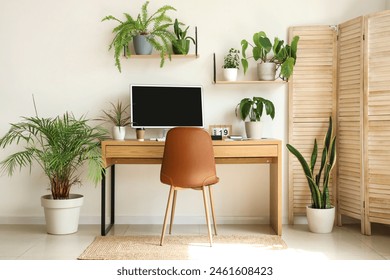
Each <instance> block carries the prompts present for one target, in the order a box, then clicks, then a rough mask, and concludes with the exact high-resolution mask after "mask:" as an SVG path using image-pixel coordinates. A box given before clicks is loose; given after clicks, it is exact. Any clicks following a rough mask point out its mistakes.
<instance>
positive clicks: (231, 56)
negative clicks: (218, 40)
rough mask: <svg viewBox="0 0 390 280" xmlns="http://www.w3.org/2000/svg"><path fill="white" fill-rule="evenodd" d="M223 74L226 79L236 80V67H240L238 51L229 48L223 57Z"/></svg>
mask: <svg viewBox="0 0 390 280" xmlns="http://www.w3.org/2000/svg"><path fill="white" fill-rule="evenodd" d="M222 69H223V76H224V78H225V80H227V81H235V80H237V74H238V69H240V51H239V50H237V49H235V48H230V49H229V52H228V53H227V55H225V57H224V58H223V65H222Z"/></svg>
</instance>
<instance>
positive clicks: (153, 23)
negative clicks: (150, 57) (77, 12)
mask: <svg viewBox="0 0 390 280" xmlns="http://www.w3.org/2000/svg"><path fill="white" fill-rule="evenodd" d="M148 6H149V1H146V2H145V3H144V4H143V5H142V7H141V12H140V13H139V14H138V15H137V17H136V18H134V17H132V16H131V15H130V14H128V13H124V16H125V18H126V20H125V21H121V20H119V19H118V18H116V17H114V16H112V15H109V16H106V17H104V18H103V19H102V21H107V20H114V21H116V22H119V25H118V26H116V27H115V28H114V29H113V31H112V32H113V33H115V36H114V39H113V40H112V42H111V44H110V47H109V50H111V49H112V48H114V58H115V66H116V67H117V68H118V70H119V72H121V71H122V69H121V63H120V56H121V53H122V52H123V50H125V56H126V57H130V56H131V53H130V49H129V43H130V42H131V41H132V40H133V37H134V36H136V35H138V34H140V35H146V36H147V37H146V40H147V41H148V42H149V43H150V44H151V45H152V46H153V48H154V49H155V50H156V51H157V52H159V53H160V57H161V61H160V67H163V65H164V62H165V58H166V56H168V58H169V59H171V48H170V45H171V42H172V41H173V40H174V38H175V36H174V34H172V33H171V32H170V31H169V30H168V28H169V27H170V26H172V25H173V20H172V18H171V17H169V16H168V15H167V12H168V11H176V9H175V8H174V7H172V6H169V5H165V6H163V7H161V8H159V9H157V11H156V12H154V13H153V14H151V15H150V16H149V13H148Z"/></svg>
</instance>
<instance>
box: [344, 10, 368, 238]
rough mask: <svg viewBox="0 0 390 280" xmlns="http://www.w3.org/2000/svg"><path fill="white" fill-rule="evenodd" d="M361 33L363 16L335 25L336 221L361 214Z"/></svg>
mask: <svg viewBox="0 0 390 280" xmlns="http://www.w3.org/2000/svg"><path fill="white" fill-rule="evenodd" d="M363 36H364V17H358V18H355V19H352V20H350V21H347V22H345V23H342V24H340V25H339V27H338V75H337V77H338V86H337V95H338V99H337V100H338V110H337V120H338V121H337V125H338V130H337V137H338V141H337V146H338V148H337V149H338V177H337V178H338V180H337V185H338V195H337V213H338V215H337V217H338V219H337V223H338V225H341V216H342V215H345V216H349V217H353V218H355V219H358V220H361V221H363V217H364V208H363V207H362V206H363V201H364V184H363V176H364V174H363V173H364V172H363V167H364V165H363V145H362V143H363V142H362V141H363V115H364V113H363V84H364V83H363V81H364V79H363V74H364V73H363V64H364V42H363ZM361 225H362V232H363V230H364V227H363V223H361Z"/></svg>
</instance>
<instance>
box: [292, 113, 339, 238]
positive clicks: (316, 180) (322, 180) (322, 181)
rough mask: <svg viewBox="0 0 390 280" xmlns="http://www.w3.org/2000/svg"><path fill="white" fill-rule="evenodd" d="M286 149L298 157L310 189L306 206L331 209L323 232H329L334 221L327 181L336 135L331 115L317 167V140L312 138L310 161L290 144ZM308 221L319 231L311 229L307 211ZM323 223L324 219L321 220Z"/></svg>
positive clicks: (333, 157)
mask: <svg viewBox="0 0 390 280" xmlns="http://www.w3.org/2000/svg"><path fill="white" fill-rule="evenodd" d="M286 146H287V149H288V150H289V151H290V152H291V153H292V154H293V155H294V156H295V157H296V158H297V159H298V161H299V163H300V164H301V166H302V169H303V171H304V173H305V176H306V179H307V183H308V186H309V189H310V193H311V198H312V204H311V205H310V206H309V207H308V208H307V210H309V211H311V209H320V210H324V209H325V210H327V209H331V212H330V217H331V218H333V219H332V220H331V221H330V222H329V223H328V226H327V229H326V230H325V231H324V232H329V231H330V230H331V228H332V227H333V223H334V206H332V205H331V201H330V197H329V187H328V186H329V181H330V177H331V174H332V169H333V167H334V165H335V163H336V136H335V135H333V123H332V117H329V126H328V129H327V132H326V135H325V138H324V144H323V149H322V152H321V162H320V166H319V168H316V162H317V155H318V145H317V140H316V139H314V146H313V150H312V153H311V157H310V162H308V161H306V160H305V158H304V157H303V156H302V154H301V153H300V152H299V151H298V150H297V149H296V148H295V147H294V146H292V145H290V144H287V145H286ZM307 214H308V222H309V227H310V228H311V230H312V231H314V232H320V231H318V230H316V229H312V225H311V222H314V221H311V219H310V217H309V212H308V213H307ZM321 223H322V224H323V225H325V222H324V221H321Z"/></svg>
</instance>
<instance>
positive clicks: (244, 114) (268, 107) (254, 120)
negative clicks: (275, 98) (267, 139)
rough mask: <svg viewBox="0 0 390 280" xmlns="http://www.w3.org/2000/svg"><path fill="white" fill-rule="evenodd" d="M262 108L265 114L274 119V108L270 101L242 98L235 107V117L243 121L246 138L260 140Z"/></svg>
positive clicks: (260, 98)
mask: <svg viewBox="0 0 390 280" xmlns="http://www.w3.org/2000/svg"><path fill="white" fill-rule="evenodd" d="M264 108H265V113H266V114H267V115H269V116H270V117H271V118H272V119H274V117H275V106H274V104H273V103H272V101H270V100H267V99H265V98H262V97H253V98H243V99H242V100H241V101H240V103H239V104H238V105H237V106H236V116H238V117H240V119H241V120H243V121H245V131H246V135H247V137H248V138H252V139H261V138H262V134H263V133H262V130H263V129H262V128H263V123H262V122H261V117H262V115H263V113H264ZM247 119H249V121H247Z"/></svg>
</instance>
